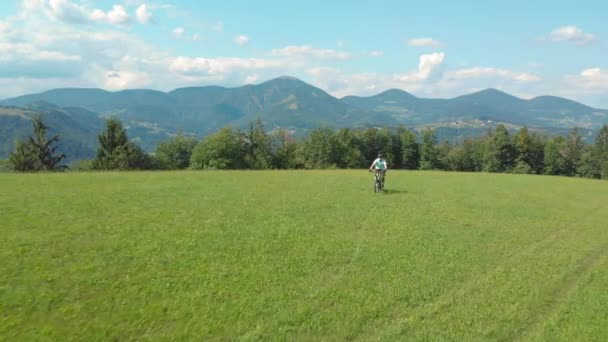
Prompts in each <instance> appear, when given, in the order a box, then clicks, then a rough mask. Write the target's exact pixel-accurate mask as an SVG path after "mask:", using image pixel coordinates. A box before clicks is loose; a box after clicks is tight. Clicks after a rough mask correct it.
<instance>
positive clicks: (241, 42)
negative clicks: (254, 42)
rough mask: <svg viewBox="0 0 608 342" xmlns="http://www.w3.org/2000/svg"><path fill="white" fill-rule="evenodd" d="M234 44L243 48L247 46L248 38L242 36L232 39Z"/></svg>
mask: <svg viewBox="0 0 608 342" xmlns="http://www.w3.org/2000/svg"><path fill="white" fill-rule="evenodd" d="M234 43H235V44H236V45H239V46H245V45H247V44H249V37H247V36H243V35H240V36H236V37H234Z"/></svg>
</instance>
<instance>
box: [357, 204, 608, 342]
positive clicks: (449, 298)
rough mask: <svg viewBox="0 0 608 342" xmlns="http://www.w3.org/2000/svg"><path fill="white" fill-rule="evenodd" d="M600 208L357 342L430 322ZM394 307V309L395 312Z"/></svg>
mask: <svg viewBox="0 0 608 342" xmlns="http://www.w3.org/2000/svg"><path fill="white" fill-rule="evenodd" d="M603 207H604V205H603V204H602V205H599V206H595V207H593V208H591V209H589V210H587V211H585V212H584V213H583V214H581V215H580V217H576V218H574V219H572V220H571V221H570V222H566V223H564V224H562V225H560V226H559V227H558V228H557V229H555V230H552V231H551V232H550V233H549V234H548V235H546V236H545V237H544V238H542V239H540V240H536V241H534V242H533V243H531V244H529V245H527V247H526V248H523V249H520V250H518V251H514V252H513V253H510V254H508V255H505V256H503V257H501V258H500V259H499V260H497V262H496V263H495V264H494V265H495V267H493V268H488V269H486V270H484V271H481V272H480V273H478V274H477V275H473V276H471V277H470V278H469V279H468V280H467V281H465V282H462V283H461V285H460V286H457V287H455V288H452V289H451V290H448V291H446V292H443V293H441V294H440V295H438V296H437V297H436V298H435V299H434V300H432V301H430V302H425V303H419V304H417V305H414V306H411V307H409V310H408V312H403V313H396V314H394V315H393V316H396V317H394V318H393V319H392V320H390V321H389V322H387V323H383V324H380V326H375V327H372V328H371V329H370V330H368V331H367V332H363V333H361V334H359V336H357V337H356V339H360V340H370V339H374V340H381V339H383V337H385V336H386V332H387V330H388V329H395V328H397V327H399V326H402V325H403V323H405V322H410V321H418V320H420V319H423V320H424V321H428V320H430V319H431V318H432V317H433V316H435V315H436V314H438V313H440V312H442V311H444V310H445V309H447V308H449V307H450V306H452V305H453V304H454V302H455V301H456V298H466V296H467V295H470V294H472V293H474V292H475V291H476V289H478V288H480V287H482V284H485V283H488V282H489V281H490V280H491V279H492V278H493V277H495V275H496V274H498V273H500V272H502V271H504V270H507V269H510V268H512V267H513V266H515V265H518V264H521V261H522V260H526V259H528V258H529V257H530V256H531V255H535V254H537V252H539V251H543V250H547V249H548V248H550V247H552V246H554V245H555V244H558V243H560V242H561V241H563V240H565V239H571V238H573V237H574V236H575V235H576V234H579V233H580V232H579V231H577V230H576V229H573V226H575V225H574V223H577V222H580V221H581V220H582V219H584V218H589V217H591V216H590V215H591V214H592V213H595V212H597V211H598V210H600V209H602V208H603ZM397 309H398V308H396V309H395V310H397Z"/></svg>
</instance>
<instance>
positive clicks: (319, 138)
mask: <svg viewBox="0 0 608 342" xmlns="http://www.w3.org/2000/svg"><path fill="white" fill-rule="evenodd" d="M303 152H304V158H305V162H306V167H308V168H327V167H334V166H337V167H344V165H345V163H344V158H343V157H344V154H345V146H344V145H343V144H341V143H340V141H339V140H338V137H337V135H336V133H335V132H334V131H333V130H331V129H329V128H317V129H314V130H312V132H310V136H309V137H308V140H307V141H306V142H305V143H304V151H303Z"/></svg>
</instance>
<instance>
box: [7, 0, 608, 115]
mask: <svg viewBox="0 0 608 342" xmlns="http://www.w3.org/2000/svg"><path fill="white" fill-rule="evenodd" d="M607 14H608V2H605V1H584V0H580V1H556V0H552V1H545V0H536V1H529V0H528V1H519V0H511V1H491V0H486V1H481V0H479V1H450V2H447V1H434V0H427V1H424V2H422V1H406V0H401V1H392V0H391V1H389V0H387V1H383V0H376V1H367V0H360V1H342V0H333V1H329V0H325V1H321V0H307V1H285V0H282V1H278V0H256V1H236V0H223V1H217V0H216V1H208V0H182V1H163V0H154V1H146V0H99V1H93V0H17V1H13V0H2V1H1V3H0V98H7V97H12V96H17V95H22V94H28V93H34V92H41V91H45V90H49V89H53V88H65V87H88V88H102V89H106V90H110V91H118V90H122V89H133V88H147V89H157V90H162V91H170V90H173V89H175V88H179V87H186V86H201V85H221V86H228V87H233V86H241V85H244V84H257V83H261V82H264V81H267V80H270V79H272V78H275V77H279V76H282V75H289V76H294V77H297V78H299V79H302V80H303V81H305V82H308V83H310V84H312V85H314V86H317V87H319V88H321V89H323V90H325V91H327V92H329V93H330V94H332V95H334V96H337V97H342V96H346V95H359V96H369V95H375V94H377V93H380V92H382V91H384V90H387V89H392V88H398V89H403V90H405V91H408V92H410V93H412V94H414V95H416V96H419V97H433V98H449V97H455V96H459V95H464V94H468V93H472V92H475V91H479V90H482V89H485V88H496V89H499V90H503V91H505V92H508V93H511V94H513V95H516V96H519V97H522V98H526V99H529V98H533V97H535V96H541V95H555V96H563V97H567V98H570V99H573V100H577V101H580V102H583V103H585V104H588V105H591V106H595V107H600V108H608V24H607V23H606V21H607V19H606V18H607Z"/></svg>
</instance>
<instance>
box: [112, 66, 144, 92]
mask: <svg viewBox="0 0 608 342" xmlns="http://www.w3.org/2000/svg"><path fill="white" fill-rule="evenodd" d="M149 84H150V75H148V74H147V73H145V72H133V71H124V70H122V71H115V70H111V71H108V72H106V77H105V81H104V88H105V89H108V90H122V89H129V88H131V89H132V88H140V87H145V86H147V85H149Z"/></svg>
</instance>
